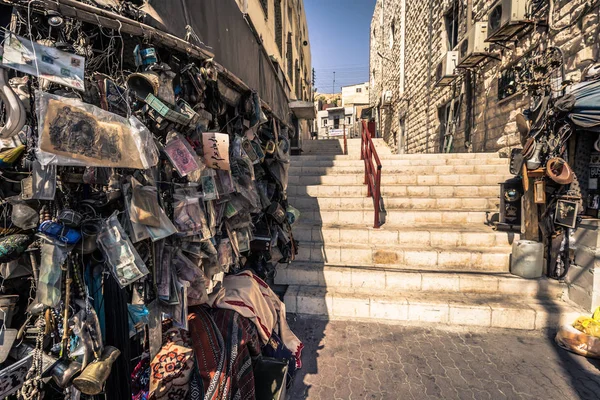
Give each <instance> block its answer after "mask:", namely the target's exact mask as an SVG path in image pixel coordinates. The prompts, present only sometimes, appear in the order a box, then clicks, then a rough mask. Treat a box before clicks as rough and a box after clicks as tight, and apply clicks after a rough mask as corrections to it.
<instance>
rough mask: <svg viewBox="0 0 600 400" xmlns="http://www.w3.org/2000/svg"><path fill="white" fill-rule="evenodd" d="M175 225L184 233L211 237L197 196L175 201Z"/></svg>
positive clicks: (206, 237)
mask: <svg viewBox="0 0 600 400" xmlns="http://www.w3.org/2000/svg"><path fill="white" fill-rule="evenodd" d="M173 221H174V222H175V226H176V227H177V229H178V230H179V232H181V233H182V234H184V235H187V236H193V235H200V236H201V237H202V238H204V239H208V238H210V237H211V234H210V230H209V228H208V222H207V221H206V216H205V215H204V211H203V210H202V208H201V206H200V200H199V199H198V198H197V197H187V198H184V199H182V200H180V201H178V202H177V203H175V207H174V211H173Z"/></svg>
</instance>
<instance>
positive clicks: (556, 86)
mask: <svg viewBox="0 0 600 400" xmlns="http://www.w3.org/2000/svg"><path fill="white" fill-rule="evenodd" d="M521 67H522V73H521V74H520V79H519V81H518V82H517V84H518V86H519V88H520V90H522V91H524V92H526V93H527V94H528V96H529V99H530V106H529V108H528V109H525V110H523V112H522V113H519V114H518V115H517V117H516V123H517V129H518V131H519V133H520V136H521V140H522V143H521V144H522V149H514V150H513V151H512V152H511V163H510V170H511V173H513V174H515V175H518V176H516V177H515V178H514V179H511V180H509V181H507V182H504V183H503V184H502V185H501V196H500V223H499V224H498V225H497V226H498V228H499V229H500V228H504V229H508V230H512V229H514V228H515V227H517V229H518V228H520V233H521V238H522V239H525V240H527V241H533V242H539V243H540V247H543V253H542V254H546V256H545V257H544V259H545V260H546V262H547V266H546V267H547V268H540V267H543V266H539V265H538V266H537V267H536V268H535V270H536V271H538V272H537V273H536V275H537V274H539V270H541V269H545V270H546V271H547V273H548V276H550V277H552V278H555V279H562V278H564V277H565V276H566V274H567V272H568V270H569V265H570V263H571V261H572V260H571V258H572V257H570V255H569V254H570V240H569V237H570V236H571V233H572V232H573V231H574V230H575V229H577V227H578V224H579V222H580V221H581V219H582V218H589V217H594V218H597V217H599V215H598V208H599V203H600V201H599V200H598V199H600V196H599V195H600V192H598V179H597V175H598V174H597V171H596V169H597V167H596V166H597V165H600V164H599V162H598V160H599V158H598V153H594V152H593V144H594V143H595V142H598V133H600V117H598V115H599V111H598V110H599V109H600V107H599V106H598V104H600V80H598V76H596V75H593V76H588V77H586V78H584V80H583V81H582V82H580V83H577V84H571V82H568V81H566V80H565V78H564V67H565V66H564V60H563V54H562V51H561V50H560V49H559V48H555V47H551V48H548V49H543V50H535V51H533V52H532V53H531V54H528V55H527V56H524V57H523V59H522V61H521ZM534 244H535V243H534ZM514 258H515V254H514V252H513V259H514ZM537 258H538V259H540V260H541V259H542V257H541V255H539V256H538V257H537Z"/></svg>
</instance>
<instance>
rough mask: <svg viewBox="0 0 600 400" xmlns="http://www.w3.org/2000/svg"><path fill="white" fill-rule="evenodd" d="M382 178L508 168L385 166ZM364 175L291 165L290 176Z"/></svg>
mask: <svg viewBox="0 0 600 400" xmlns="http://www.w3.org/2000/svg"><path fill="white" fill-rule="evenodd" d="M382 171H383V172H382V176H385V175H387V174H403V175H456V174H460V175H482V174H491V175H506V174H508V168H507V167H506V165H440V166H428V167H423V166H406V165H387V164H386V165H385V166H384V168H383V169H382ZM364 173H365V168H364V165H359V166H348V167H347V166H331V167H322V166H302V167H300V166H295V165H294V164H292V165H291V167H290V170H289V174H290V176H307V175H310V176H313V175H349V174H352V175H363V174H364Z"/></svg>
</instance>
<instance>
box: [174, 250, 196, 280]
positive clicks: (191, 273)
mask: <svg viewBox="0 0 600 400" xmlns="http://www.w3.org/2000/svg"><path fill="white" fill-rule="evenodd" d="M171 265H172V266H173V267H174V268H175V270H176V271H177V276H178V278H179V279H181V280H184V281H188V282H194V281H196V280H197V279H200V278H201V277H202V275H203V273H202V270H201V269H200V268H199V267H198V265H197V264H194V263H193V262H192V261H191V260H190V259H189V258H187V257H186V256H185V255H184V254H183V252H182V251H181V250H177V251H176V252H175V257H174V258H173V262H172V264H171Z"/></svg>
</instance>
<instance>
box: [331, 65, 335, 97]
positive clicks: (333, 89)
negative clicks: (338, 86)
mask: <svg viewBox="0 0 600 400" xmlns="http://www.w3.org/2000/svg"><path fill="white" fill-rule="evenodd" d="M331 94H335V71H333V86H332V87H331Z"/></svg>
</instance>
